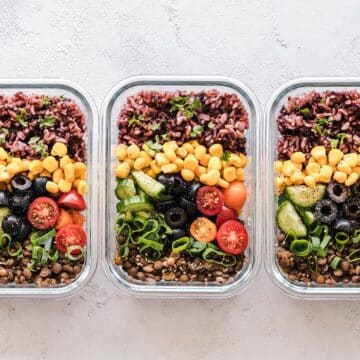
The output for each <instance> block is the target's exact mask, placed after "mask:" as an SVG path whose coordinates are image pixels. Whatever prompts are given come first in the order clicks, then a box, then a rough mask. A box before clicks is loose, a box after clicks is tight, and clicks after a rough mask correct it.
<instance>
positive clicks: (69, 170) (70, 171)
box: [64, 163, 75, 182]
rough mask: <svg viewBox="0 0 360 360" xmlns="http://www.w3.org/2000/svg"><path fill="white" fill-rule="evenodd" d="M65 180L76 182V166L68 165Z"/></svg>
mask: <svg viewBox="0 0 360 360" xmlns="http://www.w3.org/2000/svg"><path fill="white" fill-rule="evenodd" d="M64 177H65V180H67V181H70V182H73V181H74V180H75V169H74V164H71V163H70V164H67V165H66V166H65V168H64Z"/></svg>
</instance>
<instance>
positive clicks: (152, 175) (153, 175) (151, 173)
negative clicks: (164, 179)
mask: <svg viewBox="0 0 360 360" xmlns="http://www.w3.org/2000/svg"><path fill="white" fill-rule="evenodd" d="M146 174H147V175H149V176H150V177H152V178H156V174H155V173H154V172H153V171H152V170H151V169H149V170H148V171H147V172H146Z"/></svg>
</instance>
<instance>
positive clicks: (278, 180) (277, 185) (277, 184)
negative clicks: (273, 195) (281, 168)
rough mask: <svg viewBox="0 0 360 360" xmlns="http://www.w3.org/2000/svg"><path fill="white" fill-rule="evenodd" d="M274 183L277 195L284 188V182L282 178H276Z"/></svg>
mask: <svg viewBox="0 0 360 360" xmlns="http://www.w3.org/2000/svg"><path fill="white" fill-rule="evenodd" d="M274 183H275V188H276V190H277V193H278V194H279V193H281V192H282V191H283V190H284V188H285V180H284V178H283V177H282V176H276V177H275V180H274Z"/></svg>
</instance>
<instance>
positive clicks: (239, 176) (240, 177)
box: [236, 168, 245, 181]
mask: <svg viewBox="0 0 360 360" xmlns="http://www.w3.org/2000/svg"><path fill="white" fill-rule="evenodd" d="M236 177H237V179H238V180H240V181H245V174H244V169H242V168H238V169H236Z"/></svg>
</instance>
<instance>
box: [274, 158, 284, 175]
mask: <svg viewBox="0 0 360 360" xmlns="http://www.w3.org/2000/svg"><path fill="white" fill-rule="evenodd" d="M282 167H283V163H282V161H280V160H277V161H275V165H274V170H275V172H277V173H278V174H281V172H282Z"/></svg>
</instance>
